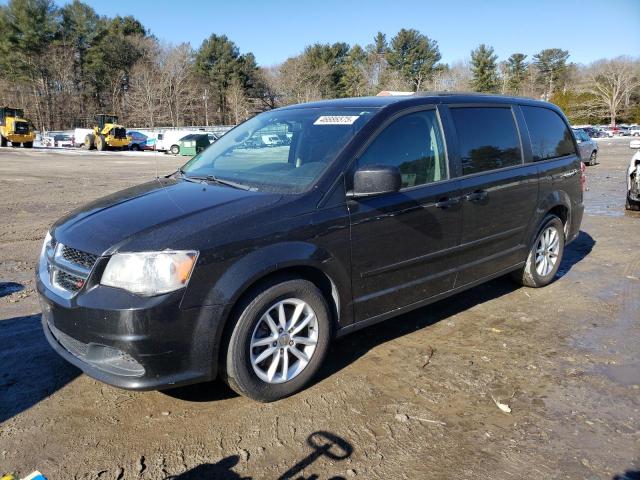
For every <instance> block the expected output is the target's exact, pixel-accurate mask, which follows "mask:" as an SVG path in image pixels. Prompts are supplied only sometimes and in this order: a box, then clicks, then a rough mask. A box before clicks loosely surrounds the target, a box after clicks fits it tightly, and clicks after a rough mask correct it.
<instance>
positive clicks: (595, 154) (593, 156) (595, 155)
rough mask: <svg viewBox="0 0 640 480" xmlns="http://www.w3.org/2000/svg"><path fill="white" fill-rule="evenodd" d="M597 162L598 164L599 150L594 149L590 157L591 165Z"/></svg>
mask: <svg viewBox="0 0 640 480" xmlns="http://www.w3.org/2000/svg"><path fill="white" fill-rule="evenodd" d="M597 164H598V152H597V151H595V150H594V151H593V152H591V156H590V157H589V166H590V167H591V166H593V165H597Z"/></svg>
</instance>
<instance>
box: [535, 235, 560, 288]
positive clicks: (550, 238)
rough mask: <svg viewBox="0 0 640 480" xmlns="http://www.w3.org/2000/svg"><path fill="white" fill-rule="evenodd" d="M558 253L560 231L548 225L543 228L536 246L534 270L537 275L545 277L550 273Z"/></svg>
mask: <svg viewBox="0 0 640 480" xmlns="http://www.w3.org/2000/svg"><path fill="white" fill-rule="evenodd" d="M559 253H560V233H559V232H558V229H557V228H556V227H553V226H549V227H547V228H545V229H544V231H543V232H542V234H541V235H540V238H539V240H538V245H537V246H536V271H537V272H538V275H540V276H542V277H546V276H547V275H549V274H550V273H551V271H552V270H553V268H554V267H555V265H556V262H557V261H558V254H559Z"/></svg>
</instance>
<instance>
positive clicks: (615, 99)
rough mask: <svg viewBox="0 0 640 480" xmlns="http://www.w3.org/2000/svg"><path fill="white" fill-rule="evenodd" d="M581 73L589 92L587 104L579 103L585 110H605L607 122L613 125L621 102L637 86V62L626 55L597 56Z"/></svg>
mask: <svg viewBox="0 0 640 480" xmlns="http://www.w3.org/2000/svg"><path fill="white" fill-rule="evenodd" d="M585 73H586V78H585V82H584V91H585V92H586V93H589V94H591V96H592V98H591V99H590V101H589V104H588V105H583V109H584V110H585V113H587V114H592V115H594V114H595V115H602V114H603V113H605V114H606V115H607V116H608V117H609V118H610V120H611V125H615V124H616V119H617V117H618V114H619V113H620V111H621V110H622V109H623V107H625V102H626V101H627V99H628V98H630V97H631V93H632V92H633V91H634V90H635V89H636V88H638V87H639V86H640V74H639V73H640V65H639V62H638V61H633V60H631V59H629V58H626V57H618V58H615V59H613V60H600V61H598V62H595V63H593V64H592V65H591V66H590V67H588V68H587V70H586V72H585Z"/></svg>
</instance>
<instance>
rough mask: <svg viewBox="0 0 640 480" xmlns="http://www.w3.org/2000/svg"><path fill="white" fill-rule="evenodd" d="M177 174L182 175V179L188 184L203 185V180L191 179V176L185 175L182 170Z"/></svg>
mask: <svg viewBox="0 0 640 480" xmlns="http://www.w3.org/2000/svg"><path fill="white" fill-rule="evenodd" d="M176 173H178V174H180V177H181V178H182V179H183V180H185V181H187V182H191V183H202V180H203V179H202V178H197V177H190V176H189V175H187V174H186V173H184V170H182V169H179V170H178V171H177V172H176Z"/></svg>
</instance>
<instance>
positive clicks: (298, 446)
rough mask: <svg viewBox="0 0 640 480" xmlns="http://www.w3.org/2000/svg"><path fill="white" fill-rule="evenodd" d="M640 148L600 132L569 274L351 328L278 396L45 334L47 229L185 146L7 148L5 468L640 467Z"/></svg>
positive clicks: (518, 470) (586, 470) (370, 472)
mask: <svg viewBox="0 0 640 480" xmlns="http://www.w3.org/2000/svg"><path fill="white" fill-rule="evenodd" d="M631 153H632V152H631V150H630V149H629V148H628V140H625V139H620V140H603V141H601V153H600V160H601V164H600V165H598V166H595V167H589V168H588V186H589V188H590V190H589V192H588V193H587V194H586V205H587V207H586V214H585V218H584V222H583V224H582V232H581V233H580V236H579V237H578V239H577V240H576V241H575V242H574V243H572V244H571V245H570V246H569V247H568V250H567V252H566V254H565V258H564V261H563V264H562V266H561V270H560V274H559V278H558V279H557V280H556V281H555V282H554V283H553V284H552V285H551V286H549V287H547V288H544V289H540V290H534V289H527V288H518V287H517V286H515V285H514V284H512V283H511V282H510V281H509V280H508V279H498V280H495V281H493V282H490V283H488V284H486V285H483V286H480V287H477V288H475V289H473V290H470V291H468V292H466V293H463V294H460V295H457V296H455V297H453V298H450V299H448V300H444V301H442V302H439V303H437V304H435V305H432V306H430V307H428V308H424V309H421V310H418V311H416V312H413V313H411V314H409V315H404V316H402V317H398V318H395V319H392V320H389V321H387V322H386V323H384V324H381V325H378V326H375V327H372V328H369V329H368V330H364V331H361V332H359V333H356V334H354V335H353V336H350V337H346V338H344V339H342V340H340V341H338V342H336V343H335V344H334V346H333V347H332V349H331V352H330V355H329V362H328V364H327V365H326V367H325V368H324V370H323V371H322V373H321V375H320V376H319V378H318V379H317V381H316V382H315V383H314V384H313V385H312V386H311V387H309V388H308V389H307V390H305V391H304V392H302V393H300V394H298V395H295V396H294V397H292V398H288V399H286V400H282V401H279V402H276V403H272V404H267V405H263V404H258V403H255V402H253V401H251V400H248V399H245V398H242V397H238V396H236V395H235V394H233V393H232V392H231V391H230V390H229V389H228V388H227V387H226V386H225V385H224V384H222V383H221V382H213V383H211V384H204V385H199V386H192V387H187V388H182V389H179V390H175V391H169V392H147V393H132V392H127V391H122V390H118V389H115V388H112V387H109V386H106V385H103V384H101V383H98V382H96V381H94V380H92V379H90V378H88V377H86V376H85V375H82V374H81V373H80V372H79V371H78V370H77V369H75V368H74V367H72V366H71V365H68V364H67V363H65V362H64V361H63V360H61V359H60V358H58V356H57V355H56V354H55V353H54V352H53V351H52V350H51V349H50V348H49V347H48V345H47V343H46V341H45V339H44V336H43V334H42V332H41V329H40V323H39V322H40V310H39V307H38V303H37V299H36V295H35V293H34V282H33V279H32V276H33V267H34V263H35V261H36V258H37V256H38V253H39V250H40V246H41V242H42V238H43V237H44V234H45V231H46V230H47V228H48V226H49V225H50V224H51V223H52V222H53V221H54V220H56V219H57V218H58V217H60V216H61V215H62V214H63V213H65V212H66V211H68V210H70V209H72V208H74V207H76V206H78V205H80V204H82V203H85V202H87V201H89V200H91V199H94V198H96V197H99V196H102V195H104V194H107V193H110V192H112V191H114V190H117V189H120V188H124V187H126V186H129V185H133V184H136V183H139V182H141V181H144V180H147V179H149V178H152V177H153V175H154V171H155V163H156V162H157V165H158V169H159V171H160V172H169V171H171V169H172V168H174V167H175V166H177V165H178V164H179V163H180V161H181V160H180V159H179V158H176V157H170V156H165V155H158V159H157V161H154V154H150V153H141V154H136V155H133V154H125V155H123V154H102V153H97V152H95V153H94V152H91V153H89V154H88V153H86V152H82V151H66V152H55V153H46V152H43V151H38V150H35V149H34V150H32V151H25V150H23V149H20V150H18V149H11V148H4V149H1V150H0V282H2V287H1V288H2V291H1V292H0V297H1V298H0V473H2V472H14V473H17V474H18V475H26V474H28V473H29V472H31V471H32V470H35V469H39V470H40V471H42V472H43V473H45V474H46V475H47V477H48V478H49V479H51V480H53V479H70V478H79V479H95V478H100V479H137V478H142V479H164V478H180V479H222V478H230V479H233V478H253V479H260V478H304V479H319V480H322V479H328V478H352V477H356V478H385V479H396V478H408V479H416V478H448V479H462V478H465V479H477V478H495V479H523V478H535V479H547V478H575V479H583V478H588V479H592V478H593V479H596V478H597V479H600V478H609V479H610V478H625V477H622V476H623V475H625V472H626V475H627V476H628V478H638V477H637V476H634V475H640V473H639V471H640V322H639V320H640V249H639V248H638V247H639V239H640V215H638V214H636V213H625V212H624V193H623V192H624V175H625V173H624V172H625V166H626V163H627V161H628V159H629V158H630V155H631ZM494 400H495V402H499V403H501V404H505V405H508V406H509V408H510V409H511V413H506V412H503V411H501V410H500V409H499V408H498V406H497V404H496V403H495V402H494ZM174 476H175V477H174Z"/></svg>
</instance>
